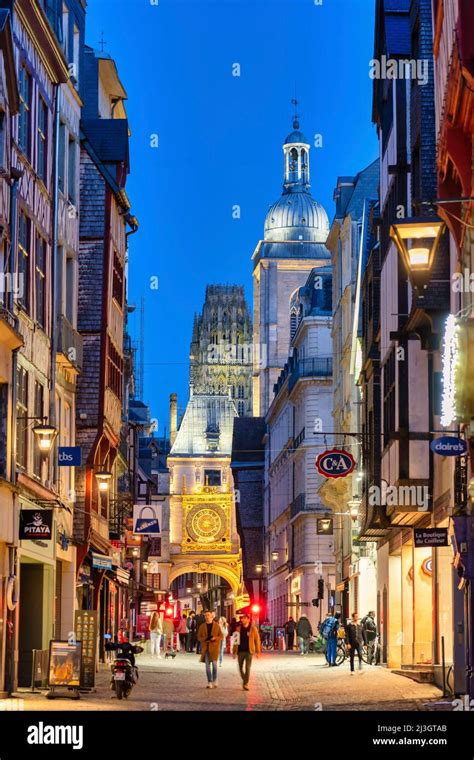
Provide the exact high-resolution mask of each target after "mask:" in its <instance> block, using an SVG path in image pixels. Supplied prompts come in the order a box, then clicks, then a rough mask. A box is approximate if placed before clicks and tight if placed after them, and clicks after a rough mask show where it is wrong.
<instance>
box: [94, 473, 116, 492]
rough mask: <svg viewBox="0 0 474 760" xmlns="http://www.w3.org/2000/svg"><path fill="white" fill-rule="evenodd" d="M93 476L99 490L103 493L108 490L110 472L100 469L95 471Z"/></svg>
mask: <svg viewBox="0 0 474 760" xmlns="http://www.w3.org/2000/svg"><path fill="white" fill-rule="evenodd" d="M95 477H96V480H97V483H98V486H99V491H101V492H102V493H105V492H106V491H108V490H109V487H110V480H111V478H112V473H111V472H108V471H107V470H100V472H96V473H95Z"/></svg>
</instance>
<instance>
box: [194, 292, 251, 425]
mask: <svg viewBox="0 0 474 760" xmlns="http://www.w3.org/2000/svg"><path fill="white" fill-rule="evenodd" d="M252 363H253V340H252V318H251V316H250V313H249V309H248V306H247V302H246V300H245V293H244V288H243V287H242V286H240V285H208V286H207V288H206V298H205V301H204V306H203V309H202V313H201V314H199V315H195V317H194V327H193V337H192V340H191V350H190V378H189V380H190V386H191V388H192V392H193V393H196V394H201V393H206V394H227V393H229V394H230V396H231V397H232V399H233V400H234V402H235V406H236V409H237V412H238V414H239V416H240V417H245V416H249V415H251V414H252Z"/></svg>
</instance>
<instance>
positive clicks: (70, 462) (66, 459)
mask: <svg viewBox="0 0 474 760" xmlns="http://www.w3.org/2000/svg"><path fill="white" fill-rule="evenodd" d="M81 462H82V451H81V447H80V446H58V466H59V467H80V466H81Z"/></svg>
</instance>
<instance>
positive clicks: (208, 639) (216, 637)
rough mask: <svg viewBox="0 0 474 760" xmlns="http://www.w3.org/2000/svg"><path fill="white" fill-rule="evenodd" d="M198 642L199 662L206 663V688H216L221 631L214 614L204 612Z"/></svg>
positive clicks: (207, 611)
mask: <svg viewBox="0 0 474 760" xmlns="http://www.w3.org/2000/svg"><path fill="white" fill-rule="evenodd" d="M197 637H198V642H199V643H200V645H201V662H205V663H206V675H207V688H208V689H215V688H217V660H218V659H219V651H220V644H221V641H222V631H221V627H220V625H219V623H218V622H217V621H216V620H214V613H213V612H210V611H209V610H206V612H205V613H204V623H201V625H200V626H199V629H198V634H197Z"/></svg>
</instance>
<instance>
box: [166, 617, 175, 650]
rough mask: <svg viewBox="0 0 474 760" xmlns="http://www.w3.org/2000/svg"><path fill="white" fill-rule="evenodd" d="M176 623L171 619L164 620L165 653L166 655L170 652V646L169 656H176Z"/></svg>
mask: <svg viewBox="0 0 474 760" xmlns="http://www.w3.org/2000/svg"><path fill="white" fill-rule="evenodd" d="M173 638H174V623H173V619H172V618H170V617H165V619H164V620H163V651H164V653H165V655H166V653H167V651H168V644H169V645H170V649H169V654H172V655H174V654H175V651H174V641H173Z"/></svg>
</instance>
